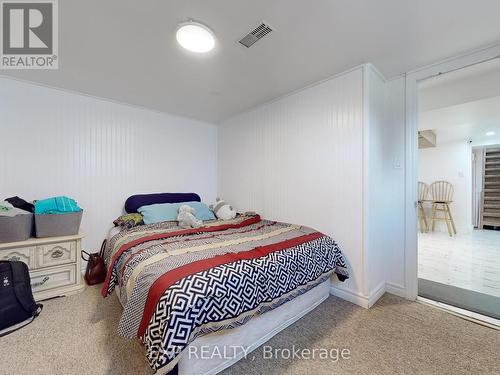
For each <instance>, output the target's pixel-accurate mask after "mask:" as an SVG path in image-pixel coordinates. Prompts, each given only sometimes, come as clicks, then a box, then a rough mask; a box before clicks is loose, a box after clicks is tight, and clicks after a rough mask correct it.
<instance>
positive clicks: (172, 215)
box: [137, 202, 215, 224]
mask: <svg viewBox="0 0 500 375" xmlns="http://www.w3.org/2000/svg"><path fill="white" fill-rule="evenodd" d="M183 204H187V205H188V206H191V207H193V208H194V209H195V210H196V218H197V219H198V220H204V221H205V220H214V219H215V216H214V213H213V212H212V210H210V208H208V206H207V205H206V204H205V203H202V202H180V203H157V204H152V205H149V206H142V207H139V208H138V209H137V211H139V213H140V214H141V215H142V216H143V218H144V219H143V220H144V224H154V223H161V222H162V221H177V213H178V211H179V207H180V206H182V205H183Z"/></svg>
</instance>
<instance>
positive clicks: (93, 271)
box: [82, 240, 107, 285]
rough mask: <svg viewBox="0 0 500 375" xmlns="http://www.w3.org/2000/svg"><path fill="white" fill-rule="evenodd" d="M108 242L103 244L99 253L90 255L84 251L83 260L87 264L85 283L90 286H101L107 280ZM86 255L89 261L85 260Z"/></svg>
mask: <svg viewBox="0 0 500 375" xmlns="http://www.w3.org/2000/svg"><path fill="white" fill-rule="evenodd" d="M106 242H107V241H106V240H104V241H103V242H102V245H101V250H100V251H99V252H98V253H93V254H89V253H87V252H86V251H84V250H82V259H83V260H85V261H86V262H87V269H86V270H85V281H86V282H87V284H88V285H96V284H100V283H102V282H104V279H106V265H105V264H104V249H105V248H106ZM84 254H85V255H86V256H87V259H85V257H84Z"/></svg>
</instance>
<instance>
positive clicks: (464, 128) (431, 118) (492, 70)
mask: <svg viewBox="0 0 500 375" xmlns="http://www.w3.org/2000/svg"><path fill="white" fill-rule="evenodd" d="M419 109H420V114H419V129H420V130H429V129H432V130H434V131H435V132H436V138H437V144H438V145H439V144H441V143H446V142H454V141H466V140H470V141H472V142H473V144H475V145H482V144H493V143H498V140H499V139H500V59H495V60H491V61H488V62H484V63H481V64H477V65H474V66H470V67H466V68H464V69H460V70H457V71H455V72H451V73H447V74H444V75H441V76H438V77H434V78H431V79H429V80H426V81H424V82H422V83H421V84H420V85H419ZM487 132H494V133H495V134H494V135H492V136H491V135H486V133H487Z"/></svg>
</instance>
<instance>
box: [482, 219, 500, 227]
mask: <svg viewBox="0 0 500 375" xmlns="http://www.w3.org/2000/svg"><path fill="white" fill-rule="evenodd" d="M484 225H489V226H491V227H500V220H498V221H483V226H484Z"/></svg>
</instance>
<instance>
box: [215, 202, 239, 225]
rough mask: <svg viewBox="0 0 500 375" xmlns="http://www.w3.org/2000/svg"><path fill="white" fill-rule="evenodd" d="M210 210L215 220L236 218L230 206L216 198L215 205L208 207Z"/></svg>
mask: <svg viewBox="0 0 500 375" xmlns="http://www.w3.org/2000/svg"><path fill="white" fill-rule="evenodd" d="M210 209H211V210H212V211H213V212H214V214H215V216H217V219H220V220H231V219H234V218H235V217H236V211H235V210H234V208H233V206H230V205H229V204H228V203H226V201H223V200H222V199H220V198H217V200H216V202H215V204H213V205H211V206H210Z"/></svg>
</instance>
